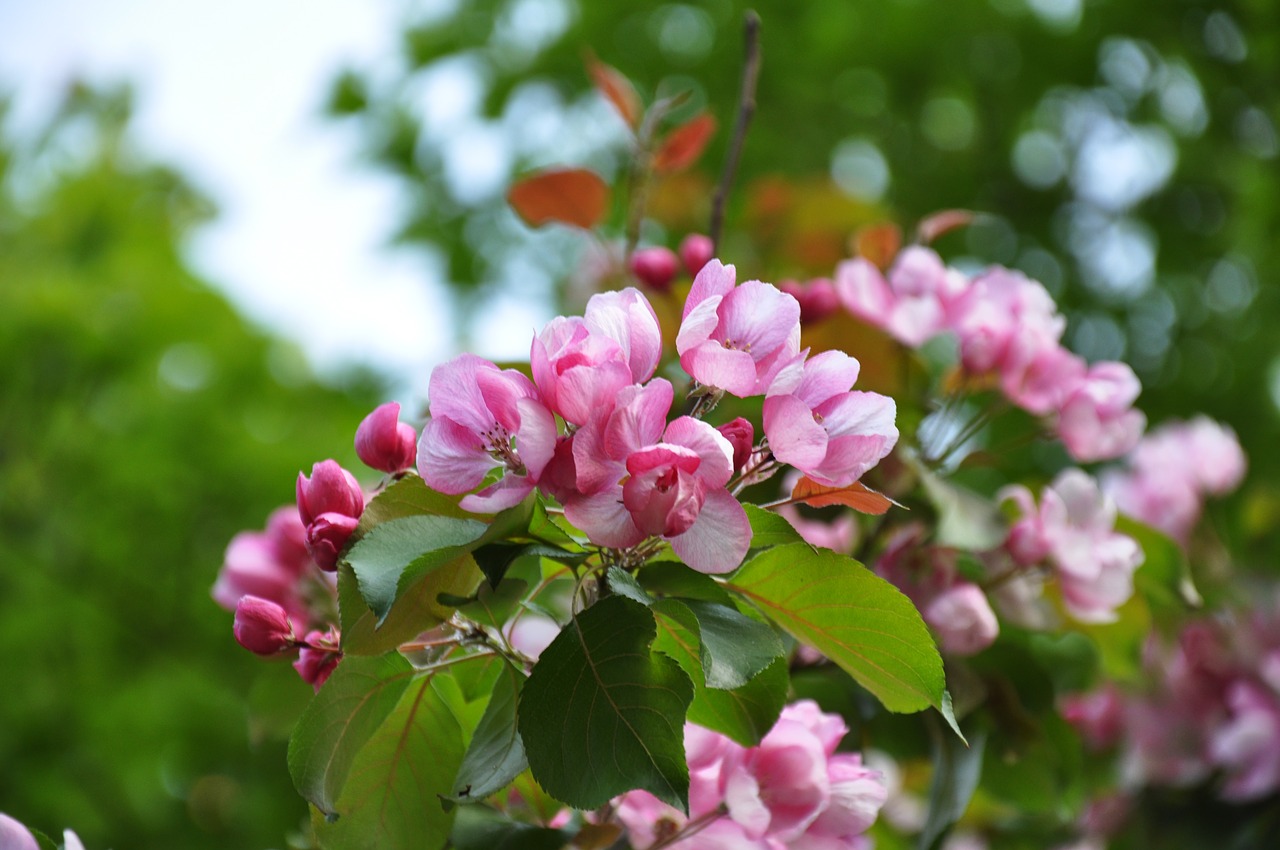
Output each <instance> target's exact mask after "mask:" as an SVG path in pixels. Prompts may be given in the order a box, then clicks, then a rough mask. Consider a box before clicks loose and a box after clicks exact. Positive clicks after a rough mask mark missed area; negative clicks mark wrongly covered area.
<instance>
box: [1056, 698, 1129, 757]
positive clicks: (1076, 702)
mask: <svg viewBox="0 0 1280 850" xmlns="http://www.w3.org/2000/svg"><path fill="white" fill-rule="evenodd" d="M1061 711H1062V717H1063V719H1064V720H1066V721H1067V722H1068V723H1070V724H1071V725H1072V726H1074V727H1075V728H1076V730H1077V731H1078V732H1079V733H1080V735H1081V737H1083V738H1084V741H1085V743H1086V744H1088V745H1089V748H1090V749H1092V750H1095V751H1097V750H1106V749H1109V748H1111V747H1114V746H1115V745H1116V744H1118V743H1119V742H1120V740H1121V738H1122V737H1123V736H1124V729H1125V701H1124V697H1123V696H1122V695H1121V693H1120V691H1119V689H1118V688H1116V686H1115V685H1113V684H1110V683H1108V684H1104V685H1103V686H1102V687H1101V688H1099V689H1098V690H1096V691H1093V692H1091V693H1087V694H1073V695H1071V696H1068V697H1066V698H1064V699H1063V700H1062V708H1061Z"/></svg>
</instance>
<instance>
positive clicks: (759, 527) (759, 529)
mask: <svg viewBox="0 0 1280 850" xmlns="http://www.w3.org/2000/svg"><path fill="white" fill-rule="evenodd" d="M742 507H743V509H744V510H745V511H746V512H747V520H748V521H750V523H751V548H752V549H765V548H768V547H770V546H785V545H787V544H788V543H804V542H805V540H804V538H803V537H801V536H800V532H798V531H796V528H795V526H794V525H792V524H791V523H789V522H787V520H786V518H785V517H781V516H778V515H777V514H776V513H774V512H773V511H766V510H765V509H764V508H760V507H757V506H756V505H752V504H750V503H748V504H744V505H743V506H742ZM805 545H808V544H807V543H806V544H805Z"/></svg>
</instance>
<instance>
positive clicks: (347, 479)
mask: <svg viewBox="0 0 1280 850" xmlns="http://www.w3.org/2000/svg"><path fill="white" fill-rule="evenodd" d="M297 495H298V516H300V517H301V518H302V524H303V525H310V524H311V523H312V522H313V521H314V520H315V518H316V517H318V516H320V514H327V513H335V514H341V515H343V516H348V517H355V518H357V519H358V518H359V517H360V514H361V512H362V511H363V510H364V492H363V491H362V490H361V489H360V484H359V482H357V481H356V479H355V476H354V475H352V474H351V473H350V472H347V471H346V470H345V469H343V468H342V467H341V466H339V465H338V462H337V461H336V460H322V461H320V462H319V463H317V464H315V465H314V466H312V467H311V477H310V478H307V476H306V475H304V474H303V473H301V472H299V473H298V484H297Z"/></svg>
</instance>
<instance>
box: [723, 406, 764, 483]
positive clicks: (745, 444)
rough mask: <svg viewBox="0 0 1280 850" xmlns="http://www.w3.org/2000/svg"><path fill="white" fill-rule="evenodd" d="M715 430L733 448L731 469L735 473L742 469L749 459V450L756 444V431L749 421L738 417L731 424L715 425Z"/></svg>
mask: <svg viewBox="0 0 1280 850" xmlns="http://www.w3.org/2000/svg"><path fill="white" fill-rule="evenodd" d="M716 430H717V431H719V432H720V433H721V434H722V435H723V436H724V438H725V439H726V440H728V441H729V445H731V446H733V469H734V471H735V472H737V471H739V470H741V469H742V467H743V466H745V465H746V463H747V461H748V460H750V458H751V450H752V448H753V447H754V446H755V442H756V429H755V427H754V426H753V425H752V424H751V422H750V421H748V420H747V419H744V418H743V417H741V416H739V417H738V418H737V419H734V420H733V421H731V422H726V423H724V424H723V425H717V426H716Z"/></svg>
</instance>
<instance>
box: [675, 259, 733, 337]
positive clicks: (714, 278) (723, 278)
mask: <svg viewBox="0 0 1280 850" xmlns="http://www.w3.org/2000/svg"><path fill="white" fill-rule="evenodd" d="M735 280H737V270H736V269H735V268H734V267H733V266H726V265H724V264H723V263H721V262H720V261H719V260H711V261H709V262H708V263H707V264H706V265H705V266H703V267H702V269H701V270H700V271H699V272H698V274H697V276H695V277H694V279H693V286H692V287H690V289H689V297H688V298H686V299H685V302H684V310H683V312H681V314H680V319H681V322H680V323H681V325H683V324H684V320H685V319H687V318H689V313H690V312H692V311H693V309H694V308H695V307H698V306H699V305H701V304H702V303H703V302H704V301H706V300H707V299H709V298H714V297H716V296H719V297H724V296H725V295H728V294H729V293H730V292H732V291H733V284H734V281H735Z"/></svg>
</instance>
